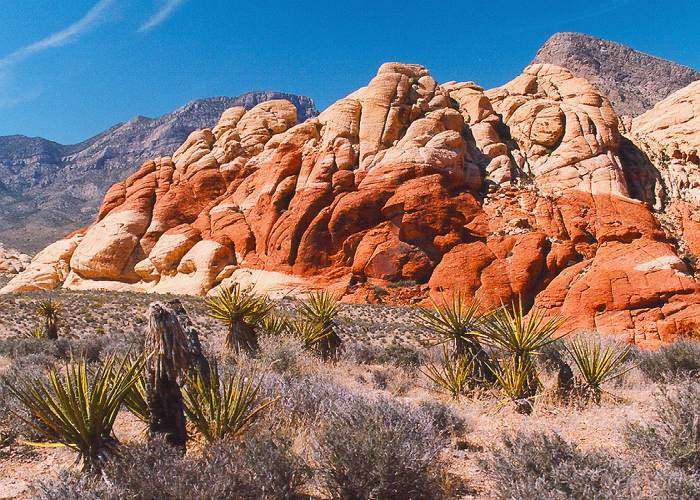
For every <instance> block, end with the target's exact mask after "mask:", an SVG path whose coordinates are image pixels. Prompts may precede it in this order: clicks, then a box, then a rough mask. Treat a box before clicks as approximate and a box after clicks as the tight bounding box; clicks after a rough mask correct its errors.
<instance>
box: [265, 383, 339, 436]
mask: <svg viewBox="0 0 700 500" xmlns="http://www.w3.org/2000/svg"><path fill="white" fill-rule="evenodd" d="M259 395H260V399H262V400H264V399H274V398H276V401H275V406H274V411H273V412H271V413H270V416H271V417H272V419H273V421H272V422H269V424H270V425H287V424H288V423H289V422H293V423H294V424H299V425H309V426H310V425H312V424H314V423H315V422H317V421H319V420H322V418H323V415H322V413H321V411H322V408H323V407H324V405H325V404H326V403H327V402H328V401H334V400H340V399H344V398H348V397H350V396H351V395H352V393H351V391H349V390H348V389H347V388H345V387H343V386H341V385H338V384H337V383H335V382H333V381H332V380H326V379H324V378H323V377H322V376H321V375H305V376H301V377H289V376H284V375H278V374H274V373H269V374H267V375H266V376H265V377H263V379H262V381H261V383H260V389H259Z"/></svg>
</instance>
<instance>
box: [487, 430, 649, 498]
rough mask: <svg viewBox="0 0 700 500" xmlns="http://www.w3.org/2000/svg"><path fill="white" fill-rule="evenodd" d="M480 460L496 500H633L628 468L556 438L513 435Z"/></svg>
mask: <svg viewBox="0 0 700 500" xmlns="http://www.w3.org/2000/svg"><path fill="white" fill-rule="evenodd" d="M502 444H503V446H502V447H500V448H494V449H493V450H492V451H491V453H490V454H489V455H488V456H487V457H486V458H485V459H483V460H482V464H481V465H482V468H483V469H484V471H486V472H487V473H488V474H489V475H490V476H491V478H492V479H493V481H494V487H495V491H494V494H495V496H497V497H498V498H548V499H549V498H552V499H555V498H561V499H565V498H586V499H588V498H601V499H602V498H618V499H619V498H637V495H638V493H639V492H638V487H637V484H638V483H637V480H636V476H635V475H634V474H633V473H632V470H631V469H630V468H629V466H628V465H626V464H625V463H623V462H622V461H620V460H618V459H616V458H614V457H612V456H611V455H609V454H607V453H604V452H602V451H592V452H587V451H582V450H580V449H579V448H578V447H577V446H576V445H575V444H571V443H568V442H567V441H565V440H564V439H563V438H562V437H561V436H559V435H558V434H545V433H532V434H527V433H523V432H520V433H517V434H514V435H508V436H505V437H504V438H503V443H502Z"/></svg>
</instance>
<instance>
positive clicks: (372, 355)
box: [344, 341, 384, 365]
mask: <svg viewBox="0 0 700 500" xmlns="http://www.w3.org/2000/svg"><path fill="white" fill-rule="evenodd" d="M344 347H345V358H347V360H348V361H350V362H352V363H355V364H358V365H374V364H379V359H380V357H381V356H382V354H383V352H384V348H383V347H379V346H376V345H374V344H371V343H370V342H361V341H348V342H347V343H346V344H345V346H344Z"/></svg>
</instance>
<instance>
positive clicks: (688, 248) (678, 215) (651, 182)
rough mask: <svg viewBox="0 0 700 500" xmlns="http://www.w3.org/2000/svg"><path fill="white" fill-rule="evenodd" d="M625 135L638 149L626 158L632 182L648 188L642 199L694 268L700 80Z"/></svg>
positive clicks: (699, 252) (699, 229)
mask: <svg viewBox="0 0 700 500" xmlns="http://www.w3.org/2000/svg"><path fill="white" fill-rule="evenodd" d="M627 135H628V136H629V139H630V140H631V142H632V143H633V145H634V147H635V148H636V149H635V150H634V152H635V153H636V154H635V155H629V154H628V156H629V158H628V159H627V163H628V164H629V166H630V167H632V169H633V171H634V174H637V175H635V177H634V181H635V183H636V184H643V185H645V186H646V187H647V189H646V192H645V193H642V195H643V196H645V197H646V201H647V202H648V203H649V204H651V205H652V206H654V207H655V209H656V210H657V211H658V212H659V216H660V217H661V218H662V221H663V222H664V223H665V224H666V226H667V227H668V230H669V232H670V233H671V234H673V235H674V236H675V237H677V238H678V240H679V246H680V247H681V249H682V250H683V252H684V254H685V256H686V258H687V259H688V260H689V263H691V264H692V265H693V266H694V267H695V266H696V261H697V256H700V81H697V82H694V83H692V84H690V85H688V86H687V87H685V88H683V89H681V90H679V91H677V92H674V93H673V94H671V95H670V96H669V97H667V98H666V99H664V100H663V101H661V102H659V103H658V104H656V105H655V106H654V107H653V109H651V110H649V111H647V112H646V113H644V114H642V115H640V116H638V117H636V118H635V119H634V120H632V122H631V126H630V130H629V131H628V133H627ZM638 171H642V172H643V173H644V174H645V175H639V174H638ZM637 190H638V191H639V189H637ZM643 199H644V198H643Z"/></svg>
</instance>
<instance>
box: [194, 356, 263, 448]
mask: <svg viewBox="0 0 700 500" xmlns="http://www.w3.org/2000/svg"><path fill="white" fill-rule="evenodd" d="M259 387H260V383H259V382H254V381H252V380H250V379H247V378H245V377H242V376H240V375H237V374H234V375H230V376H229V377H228V378H226V379H223V378H222V377H221V376H220V374H219V368H218V366H217V365H216V364H215V363H213V364H212V365H211V371H210V373H209V380H206V379H205V378H203V377H202V376H201V374H199V372H195V373H194V374H193V375H191V376H188V377H187V384H186V386H185V390H184V391H183V400H184V403H185V414H186V415H187V418H188V419H189V420H190V421H191V422H192V424H193V425H194V427H195V428H196V429H197V431H199V433H200V434H201V435H202V436H203V437H204V439H206V440H207V441H208V442H212V441H215V440H217V439H223V438H226V437H229V438H234V437H236V436H239V435H240V434H242V433H243V432H245V430H246V429H247V428H248V427H249V426H250V425H251V424H252V423H253V422H254V421H255V420H256V419H257V418H258V417H260V415H261V413H262V412H263V410H265V409H266V408H267V407H268V406H270V405H271V404H272V403H274V400H270V401H266V402H263V403H260V404H257V402H256V400H257V395H258V389H259Z"/></svg>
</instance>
